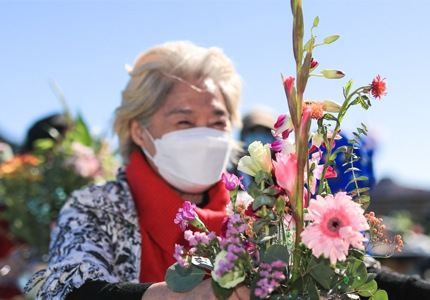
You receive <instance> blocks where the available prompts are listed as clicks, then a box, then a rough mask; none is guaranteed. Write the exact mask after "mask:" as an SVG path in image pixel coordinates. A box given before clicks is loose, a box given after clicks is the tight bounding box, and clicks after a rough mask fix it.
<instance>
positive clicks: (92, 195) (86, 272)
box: [27, 169, 141, 300]
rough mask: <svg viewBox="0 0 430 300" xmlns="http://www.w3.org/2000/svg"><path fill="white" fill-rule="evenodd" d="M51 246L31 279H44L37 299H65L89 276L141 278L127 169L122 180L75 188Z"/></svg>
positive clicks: (115, 279) (111, 279)
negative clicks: (44, 262) (45, 262)
mask: <svg viewBox="0 0 430 300" xmlns="http://www.w3.org/2000/svg"><path fill="white" fill-rule="evenodd" d="M49 248H50V250H49V265H48V267H47V269H46V270H41V271H39V272H37V273H36V274H35V275H34V276H33V277H32V278H31V280H30V281H29V283H28V284H27V290H28V289H31V288H32V287H34V286H35V285H36V284H38V283H39V282H41V281H43V283H42V285H41V287H40V289H39V291H38V293H37V298H38V299H43V300H49V299H64V298H65V296H66V295H67V294H68V293H69V292H71V291H72V290H73V289H74V288H78V287H80V286H81V285H83V284H84V282H86V281H88V280H102V281H106V282H109V283H115V282H120V281H126V282H136V283H137V282H139V276H140V256H141V234H140V230H139V222H138V218H137V213H136V209H135V206H134V202H133V199H132V196H131V193H130V189H129V187H128V184H127V182H126V179H125V172H124V169H121V170H120V171H119V172H118V177H117V181H112V182H108V183H106V184H105V185H103V186H96V185H91V186H88V187H86V188H84V189H82V190H78V191H75V192H74V193H72V195H71V197H70V198H69V199H68V200H67V202H66V203H65V205H64V207H63V208H62V210H61V212H60V215H59V218H58V221H57V225H56V227H55V228H54V230H53V232H52V234H51V243H50V247H49Z"/></svg>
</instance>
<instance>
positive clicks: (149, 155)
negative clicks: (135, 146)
mask: <svg viewBox="0 0 430 300" xmlns="http://www.w3.org/2000/svg"><path fill="white" fill-rule="evenodd" d="M143 130H145V132H146V134H147V135H148V137H149V139H150V140H151V142H152V144H153V145H154V148H155V151H157V146H156V145H155V141H154V138H153V137H152V135H151V134H150V133H149V131H148V129H146V127H143ZM140 148H141V149H142V151H143V153H145V155H146V157H148V158H149V159H150V160H152V161H154V157H153V156H152V155H151V154H149V152H148V151H146V149H145V148H143V147H140Z"/></svg>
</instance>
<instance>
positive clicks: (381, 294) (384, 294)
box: [369, 290, 388, 300]
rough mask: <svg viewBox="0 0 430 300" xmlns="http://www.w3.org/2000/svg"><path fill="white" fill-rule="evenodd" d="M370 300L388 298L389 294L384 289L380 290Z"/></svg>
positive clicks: (385, 299) (386, 299)
mask: <svg viewBox="0 0 430 300" xmlns="http://www.w3.org/2000/svg"><path fill="white" fill-rule="evenodd" d="M369 300H388V294H387V292H386V291H384V290H378V291H376V293H375V295H373V296H372V297H370V298H369Z"/></svg>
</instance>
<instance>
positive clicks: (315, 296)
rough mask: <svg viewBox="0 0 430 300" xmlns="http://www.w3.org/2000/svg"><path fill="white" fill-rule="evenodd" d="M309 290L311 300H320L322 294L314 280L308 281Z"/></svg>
mask: <svg viewBox="0 0 430 300" xmlns="http://www.w3.org/2000/svg"><path fill="white" fill-rule="evenodd" d="M307 290H308V298H309V300H319V299H320V293H319V291H318V288H317V285H316V284H315V281H313V280H309V281H308V284H307Z"/></svg>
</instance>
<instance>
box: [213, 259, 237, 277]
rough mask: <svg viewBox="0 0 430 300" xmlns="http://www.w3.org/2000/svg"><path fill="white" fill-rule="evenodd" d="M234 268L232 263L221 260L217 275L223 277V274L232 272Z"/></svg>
mask: <svg viewBox="0 0 430 300" xmlns="http://www.w3.org/2000/svg"><path fill="white" fill-rule="evenodd" d="M233 267H234V265H233V264H232V263H231V262H230V261H228V260H224V259H221V260H220V261H219V264H218V269H216V271H215V274H216V275H218V276H222V275H223V274H225V273H227V272H228V271H230V270H232V269H233Z"/></svg>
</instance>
